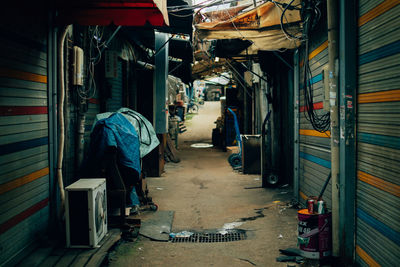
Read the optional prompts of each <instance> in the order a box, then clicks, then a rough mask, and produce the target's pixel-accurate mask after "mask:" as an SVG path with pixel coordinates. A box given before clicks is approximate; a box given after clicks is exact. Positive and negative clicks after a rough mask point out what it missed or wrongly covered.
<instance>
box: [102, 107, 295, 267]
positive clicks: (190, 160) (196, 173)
mask: <svg viewBox="0 0 400 267" xmlns="http://www.w3.org/2000/svg"><path fill="white" fill-rule="evenodd" d="M219 108H220V107H219V103H218V102H206V104H205V106H203V107H202V108H201V109H200V111H199V114H198V115H196V116H194V117H193V119H192V120H190V121H189V122H187V123H186V125H187V127H188V131H187V132H186V133H185V134H184V135H181V136H180V139H181V140H180V147H179V152H180V157H181V162H180V163H178V164H174V163H168V164H167V165H166V170H165V173H164V174H163V176H162V177H160V178H148V179H147V180H148V187H149V190H150V195H151V196H152V197H153V200H154V201H155V202H156V203H157V204H158V205H159V210H170V211H174V212H175V216H174V220H173V225H172V231H173V232H179V231H183V230H188V231H190V230H207V229H220V228H222V227H223V226H224V224H226V223H232V222H239V221H241V223H243V224H242V225H238V226H237V228H239V229H244V230H246V231H247V240H242V241H235V242H228V243H170V242H156V241H151V240H149V239H147V238H145V237H142V236H139V238H138V240H137V241H136V242H126V243H122V244H121V245H120V246H118V247H117V249H116V251H115V252H113V253H111V255H110V266H229V265H230V266H253V265H254V266H286V263H277V262H276V261H275V258H276V257H277V256H279V251H278V250H279V249H285V248H288V247H295V246H296V235H297V233H296V230H297V219H296V210H295V209H290V208H288V209H285V208H283V207H284V206H285V205H286V203H288V202H289V201H290V198H289V195H290V193H289V194H288V193H287V189H263V188H260V185H261V180H260V177H259V175H243V174H241V173H238V172H235V171H233V170H232V168H231V167H230V165H229V164H228V162H227V160H226V159H227V157H228V154H227V153H226V152H222V151H220V150H217V149H215V148H201V149H200V148H191V147H190V144H192V143H193V142H200V141H201V142H209V143H210V142H211V129H212V128H213V127H214V124H213V122H214V121H215V119H216V118H217V117H218V114H219V113H220V111H219ZM246 188H247V189H246ZM145 216H151V214H149V215H145ZM243 218H247V219H243Z"/></svg>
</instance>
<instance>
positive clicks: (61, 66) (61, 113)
mask: <svg viewBox="0 0 400 267" xmlns="http://www.w3.org/2000/svg"><path fill="white" fill-rule="evenodd" d="M69 27H70V25H68V26H66V27H65V28H64V31H63V33H62V36H61V38H60V43H59V55H58V56H59V59H60V61H59V75H60V77H59V79H60V89H59V93H60V98H59V103H58V118H59V125H60V128H59V130H60V138H59V141H58V157H57V159H58V160H57V179H58V186H59V189H60V199H61V203H60V209H59V213H60V214H59V216H60V217H61V218H63V216H64V205H65V191H64V180H63V174H62V165H63V156H64V141H65V133H64V130H65V129H64V100H65V84H64V42H65V39H66V36H67V33H68V29H69Z"/></svg>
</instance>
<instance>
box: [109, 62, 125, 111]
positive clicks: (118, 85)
mask: <svg viewBox="0 0 400 267" xmlns="http://www.w3.org/2000/svg"><path fill="white" fill-rule="evenodd" d="M109 83H110V84H111V98H109V99H107V111H117V110H118V109H120V108H121V107H122V95H123V93H122V88H123V76H122V60H121V59H118V61H117V77H116V78H112V79H109Z"/></svg>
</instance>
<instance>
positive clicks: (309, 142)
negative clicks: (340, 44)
mask: <svg viewBox="0 0 400 267" xmlns="http://www.w3.org/2000/svg"><path fill="white" fill-rule="evenodd" d="M321 24H322V26H321V27H320V28H319V29H318V31H317V33H314V34H313V38H312V40H310V42H311V44H310V50H309V57H308V58H309V64H310V68H311V72H312V78H311V81H310V82H311V84H312V86H313V102H314V109H315V110H316V112H317V114H324V113H326V111H324V110H323V100H324V94H325V92H324V89H323V81H322V80H323V75H322V70H323V67H324V66H325V65H327V64H328V41H327V39H328V36H327V29H326V23H321ZM304 50H305V49H304V46H303V47H302V48H301V49H300V56H301V58H302V59H304V56H303V55H304V53H305V51H304ZM303 64H304V60H301V61H300V77H299V78H300V92H299V98H300V106H299V114H300V130H299V134H300V148H299V149H300V153H299V158H300V160H299V161H300V164H299V178H300V179H299V180H300V181H299V196H300V197H301V198H302V199H304V200H306V199H307V197H308V196H318V195H319V193H320V191H321V189H322V187H323V185H324V183H325V180H326V178H327V177H328V175H329V172H330V167H331V161H330V158H331V156H330V132H329V131H327V132H325V133H320V132H318V131H316V130H314V128H313V126H312V125H311V123H310V122H309V121H308V120H307V118H306V115H305V113H306V107H305V102H304V89H303V88H304V86H303V82H302V81H303V79H304V66H303ZM331 198H332V197H331V185H330V184H329V185H328V187H327V189H326V191H325V193H324V195H323V199H324V200H325V201H326V203H327V206H328V208H330V207H331Z"/></svg>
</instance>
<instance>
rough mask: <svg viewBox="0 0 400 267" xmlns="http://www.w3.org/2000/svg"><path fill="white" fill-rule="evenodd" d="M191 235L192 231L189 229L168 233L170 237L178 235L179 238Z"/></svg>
mask: <svg viewBox="0 0 400 267" xmlns="http://www.w3.org/2000/svg"><path fill="white" fill-rule="evenodd" d="M192 235H193V233H192V232H189V231H182V232H179V233H170V234H169V236H170V237H171V238H175V237H179V238H187V237H191V236H192Z"/></svg>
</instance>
